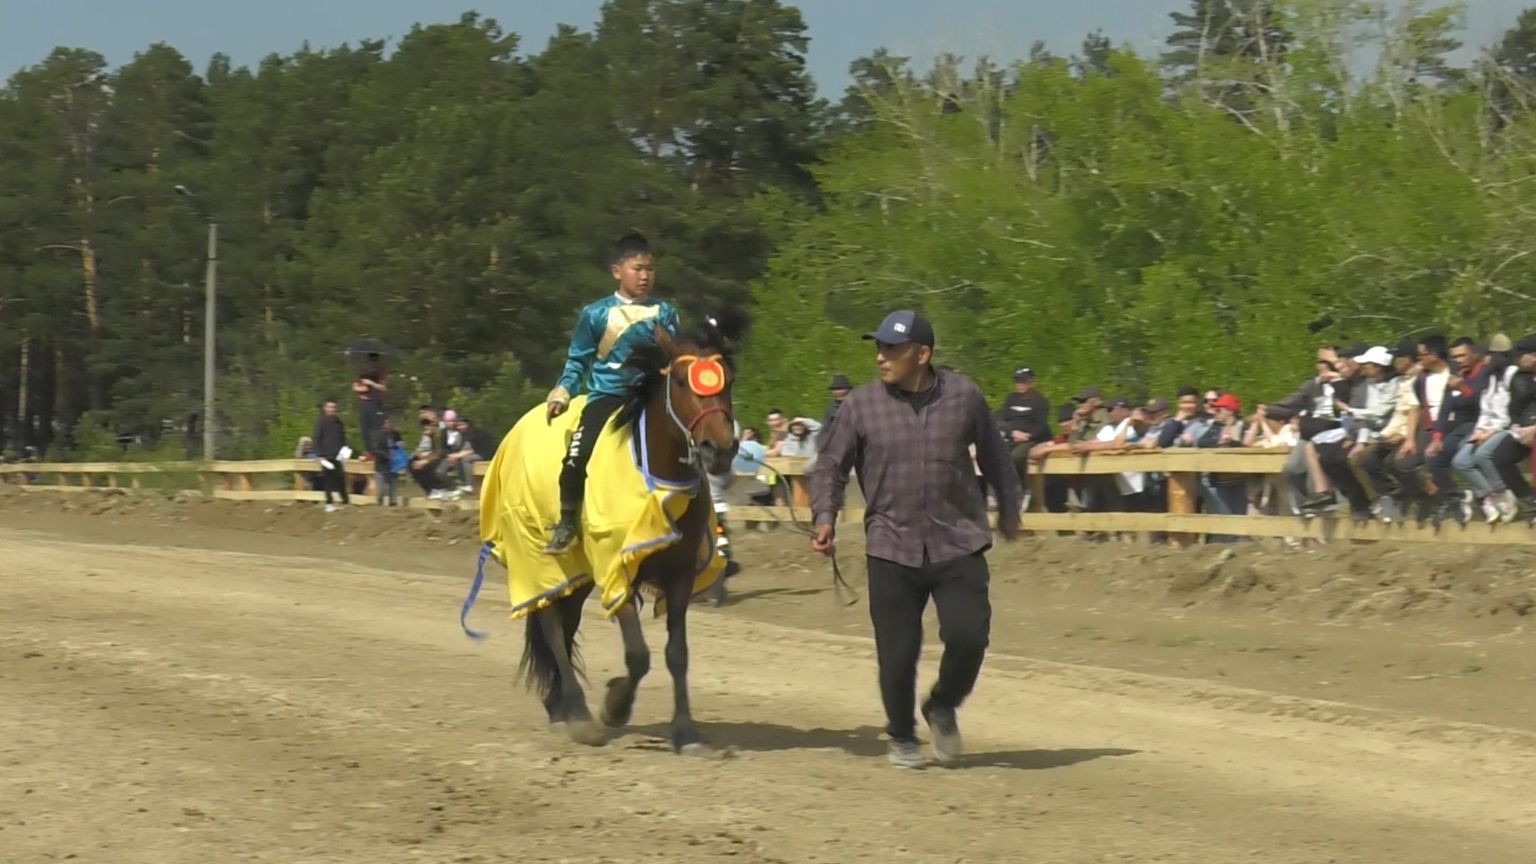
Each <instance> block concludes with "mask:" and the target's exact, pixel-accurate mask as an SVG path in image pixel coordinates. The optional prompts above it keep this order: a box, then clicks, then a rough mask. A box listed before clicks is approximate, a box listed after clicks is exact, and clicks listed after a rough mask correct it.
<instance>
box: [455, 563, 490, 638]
mask: <svg viewBox="0 0 1536 864" xmlns="http://www.w3.org/2000/svg"><path fill="white" fill-rule="evenodd" d="M489 557H491V543H490V541H486V542H485V543H482V544H480V560H479V561H477V562H475V581H473V582H471V583H469V596H468V597H465V598H464V605H463V606H462V607H461V608H460V609H459V626H460V627H462V628H464V635H465V636H468V637H469V638H471V639H475V640H480V639H484V638H485V633H484V632H483V631H481V630H472V629H470V626H469V624H468V621H467V619H468V618H469V610H470V607H472V606H474V605H475V598H476V597H479V596H480V586H481V585H483V584H485V559H487V558H489Z"/></svg>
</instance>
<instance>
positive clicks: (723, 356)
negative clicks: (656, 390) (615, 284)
mask: <svg viewBox="0 0 1536 864" xmlns="http://www.w3.org/2000/svg"><path fill="white" fill-rule="evenodd" d="M740 326H741V327H744V326H745V325H744V319H743V323H742V324H741V325H740ZM733 331H736V332H733ZM739 335H740V332H739V328H738V327H737V324H736V322H735V321H730V322H726V321H724V320H723V318H721V317H715V318H710V319H708V321H707V324H706V326H705V327H703V328H702V330H701V332H700V333H699V334H698V335H696V336H679V337H677V338H675V339H674V338H673V337H672V335H671V334H669V333H668V332H667V331H666V330H665V329H663V328H661V327H657V328H656V344H657V345H658V346H660V348H661V350H662V352H663V353H664V354H665V355H666V358H667V362H666V367H665V369H664V370H663V372H664V375H665V378H666V380H665V381H664V382H663V383H662V387H663V393H662V394H661V395H662V398H663V399H664V400H665V404H666V409H667V414H668V416H670V417H671V419H672V421H673V422H674V423H675V424H677V426H678V428H679V429H681V430H682V432H683V434H684V435H685V436H686V437H687V440H688V444H689V446H691V447H692V448H693V449H694V450H696V451H697V452H698V455H699V456H700V457H701V461H702V462H703V466H704V470H705V471H708V472H709V473H711V474H724V473H726V472H728V471H730V470H731V460H732V459H734V458H735V456H736V447H737V442H736V430H735V423H734V421H733V416H732V409H731V386H732V385H733V384H734V383H735V380H736V375H735V371H734V370H733V369H732V368H731V363H730V354H729V348H730V343H731V342H732V341H734V340H735V339H736V338H739Z"/></svg>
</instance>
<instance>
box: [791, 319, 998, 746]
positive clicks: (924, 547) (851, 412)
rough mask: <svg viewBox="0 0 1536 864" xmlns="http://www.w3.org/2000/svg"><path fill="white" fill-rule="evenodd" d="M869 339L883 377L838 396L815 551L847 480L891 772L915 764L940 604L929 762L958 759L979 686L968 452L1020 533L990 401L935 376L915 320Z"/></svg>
mask: <svg viewBox="0 0 1536 864" xmlns="http://www.w3.org/2000/svg"><path fill="white" fill-rule="evenodd" d="M864 338H866V339H872V340H874V342H875V345H876V353H875V360H876V366H877V369H878V372H879V380H878V381H871V382H869V383H867V384H864V385H863V386H860V387H858V388H856V389H854V390H853V391H852V392H851V393H849V394H848V397H847V398H846V399H844V400H843V405H842V407H841V408H840V409H839V410H838V415H837V420H836V421H835V422H834V423H833V424H832V432H831V434H830V435H829V436H828V439H827V443H826V448H825V449H824V450H823V451H822V453H821V456H820V459H819V461H818V463H817V466H816V471H815V474H814V476H813V478H812V502H811V510H812V513H813V515H814V520H815V525H816V532H815V536H814V537H813V539H812V540H811V548H812V549H814V550H816V551H817V552H820V553H822V554H823V555H831V554H833V551H834V529H833V526H834V524H835V523H836V521H837V513H838V511H839V510H841V509H842V505H843V493H844V491H845V489H846V488H847V485H848V472H849V470H856V471H857V472H858V476H859V486H860V488H861V489H862V490H863V492H864V499H865V501H866V502H868V503H867V505H866V509H865V511H864V513H865V515H864V534H865V546H866V550H867V555H868V565H869V615H870V619H871V621H872V622H873V623H874V630H875V654H876V660H877V663H878V665H879V680H880V695H881V699H882V701H883V702H884V704H885V716H886V734H887V736H888V737H889V738H890V759H891V762H892V763H893V764H895V765H897V766H899V767H902V768H919V767H922V766H923V765H924V764H926V761H927V760H926V759H925V758H924V757H923V755H922V753H921V751H920V750H919V749H918V746H917V736H916V726H917V721H916V718H915V717H914V716H913V715H914V710H913V709H914V707H915V704H914V703H915V702H916V689H917V661H918V657H919V654H920V653H921V650H922V641H923V610H924V609H925V608H926V607H927V605H928V598H929V597H930V596H931V597H932V598H933V601H934V604H935V605H936V606H937V607H938V614H939V639H940V640H941V641H942V642H943V643H944V656H943V659H942V660H941V661H940V663H939V678H938V682H937V683H936V684H935V685H934V687H933V690H932V692H931V693H929V695H928V698H927V700H926V701H925V702H924V703H923V706H922V713H923V719H924V720H925V721H927V723H928V728H929V729H930V731H931V732H932V733H933V750H934V755H935V756H936V757H938V759H939V760H940V761H941V762H950V761H953V760H954V759H956V758H957V757H958V756H959V755H960V750H961V743H960V730H959V725H958V723H957V722H956V719H955V712H956V710H957V709H958V708H959V707H960V704H961V703H962V702H963V701H964V700H965V698H966V697H967V696H968V695H970V692H971V689H972V687H973V686H975V683H976V677H977V675H978V674H979V673H980V671H981V664H982V659H983V657H984V656H985V654H986V649H987V644H988V636H989V633H990V628H991V617H992V608H991V604H990V602H989V600H988V596H987V586H988V582H989V574H988V570H987V562H986V558H985V557H984V554H985V552H986V551H987V550H988V549H990V548H991V547H992V533H991V530H990V529H989V527H988V525H987V506H986V500H985V499H984V498H983V497H982V493H981V490H980V489H978V488H977V485H976V482H975V478H974V476H973V474H972V473H971V456H970V448H971V447H972V446H973V445H974V446H975V448H976V462H977V464H978V465H979V466H980V467H981V472H982V476H983V477H985V478H986V480H987V483H988V484H989V485H990V486H991V487H992V488H993V489H994V490H996V494H997V501H998V530H999V531H1000V532H1001V533H1002V535H1003V536H1004V537H1005V538H1007V539H1010V540H1011V539H1013V538H1015V537H1017V536H1018V531H1019V510H1020V505H1021V503H1022V497H1023V494H1022V489H1021V487H1020V485H1019V477H1018V474H1017V473H1016V472H1015V471H1014V470H1013V464H1012V462H1011V461H1010V460H1009V457H1008V450H1007V447H1006V446H1005V445H1004V443H1003V440H1002V438H1001V437H1000V436H999V435H998V434H997V429H996V427H995V426H994V424H993V418H992V415H991V412H990V411H989V410H988V408H987V402H986V399H985V398H983V397H982V395H981V391H980V390H979V389H978V388H977V387H976V384H975V383H974V382H972V381H971V380H970V379H969V378H966V377H965V376H963V375H960V374H959V373H957V372H953V371H949V370H942V369H935V368H934V366H933V349H934V338H933V326H932V325H931V324H929V323H928V321H927V320H926V319H924V318H922V317H921V316H919V315H917V314H916V313H914V312H911V311H908V310H901V311H897V312H892V313H891V314H890V315H888V316H886V318H885V320H884V321H883V322H882V323H881V324H880V328H879V329H878V330H876V331H875V332H873V333H870V334H868V335H867V336H865V337H864Z"/></svg>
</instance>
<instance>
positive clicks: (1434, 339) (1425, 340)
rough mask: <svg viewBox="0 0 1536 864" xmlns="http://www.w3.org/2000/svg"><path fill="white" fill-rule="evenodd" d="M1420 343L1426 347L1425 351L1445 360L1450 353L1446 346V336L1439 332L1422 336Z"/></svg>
mask: <svg viewBox="0 0 1536 864" xmlns="http://www.w3.org/2000/svg"><path fill="white" fill-rule="evenodd" d="M1419 345H1420V346H1421V347H1422V348H1423V349H1424V353H1426V354H1433V355H1435V356H1436V357H1439V358H1440V359H1441V360H1444V359H1445V358H1446V357H1447V356H1448V354H1449V352H1448V350H1447V349H1446V346H1445V337H1444V336H1441V335H1440V334H1439V333H1431V334H1429V335H1428V336H1420V337H1419Z"/></svg>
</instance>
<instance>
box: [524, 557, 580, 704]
mask: <svg viewBox="0 0 1536 864" xmlns="http://www.w3.org/2000/svg"><path fill="white" fill-rule="evenodd" d="M591 593H592V586H591V584H590V583H589V584H587V585H586V586H584V587H582V588H579V589H577V590H576V591H575V592H574V593H572V594H568V595H566V596H564V597H561V598H560V599H559V600H556V601H555V602H554V604H552V605H551V606H549V607H547V608H545V609H541V610H540V611H538V612H535V613H534V614H532V615H529V616H528V618H527V625H526V627H525V629H524V631H523V657H522V660H521V661H519V662H518V665H517V672H518V677H519V678H521V679H522V680H523V682H524V683H525V684H526V685H527V687H528V689H529V690H532V691H534V692H535V693H537V694H538V696H539V699H541V700H543V701H545V702H548V700H549V697H550V695H551V694H552V693H554V692H555V690H556V688H557V687H558V686H559V684H560V663H559V661H558V660H556V659H555V646H553V645H551V644H550V642H549V639H548V638H546V637H545V635H544V625H543V623H542V622H540V621H539V617H540V616H542V615H548V614H554V615H558V616H559V617H560V625H561V626H560V629H561V632H562V633H563V634H564V635H565V653H566V656H567V657H569V658H570V660H571V669H572V671H574V672H575V673H576V674H577V675H582V676H583V677H585V675H584V673H583V670H582V663H581V649H580V648H578V647H577V645H576V631H577V629H578V628H580V626H581V607H582V605H583V604H585V603H586V602H587V595H588V594H591Z"/></svg>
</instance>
